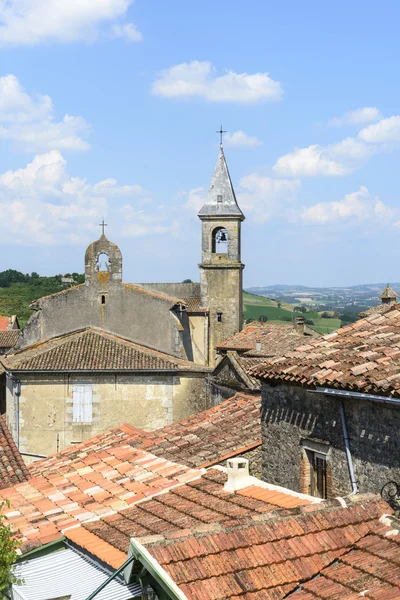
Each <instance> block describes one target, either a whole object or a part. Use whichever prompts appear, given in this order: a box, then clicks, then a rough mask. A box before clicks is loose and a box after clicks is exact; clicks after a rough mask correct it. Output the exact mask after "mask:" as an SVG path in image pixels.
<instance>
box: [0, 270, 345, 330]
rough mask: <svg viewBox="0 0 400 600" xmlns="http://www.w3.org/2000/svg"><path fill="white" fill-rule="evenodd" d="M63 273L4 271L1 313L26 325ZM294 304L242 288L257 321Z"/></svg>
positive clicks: (282, 317) (287, 315) (277, 318)
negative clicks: (33, 306) (45, 274)
mask: <svg viewBox="0 0 400 600" xmlns="http://www.w3.org/2000/svg"><path fill="white" fill-rule="evenodd" d="M67 276H69V274H67ZM73 276H74V279H75V281H76V282H77V283H82V281H83V279H84V277H83V275H79V274H78V273H74V274H73ZM61 277H62V276H61V275H55V276H54V277H40V276H39V275H38V274H37V273H32V274H31V275H25V274H23V273H20V272H18V271H12V270H9V271H3V272H1V273H0V315H17V317H18V320H19V323H20V326H21V327H23V326H24V325H25V324H26V323H27V321H28V320H29V317H30V316H31V314H32V311H31V310H30V308H29V305H30V304H31V303H32V302H33V301H34V300H37V299H38V298H41V297H42V296H48V295H49V294H54V293H55V292H59V291H61V290H63V289H65V287H66V286H65V285H63V284H62V283H61ZM294 307H295V305H294V304H289V303H287V302H283V301H282V302H281V301H279V300H273V299H272V298H267V297H265V296H258V295H257V294H250V293H248V292H243V310H244V319H245V320H249V319H250V320H252V321H258V320H259V319H260V317H264V318H265V320H268V321H272V322H273V323H279V322H282V321H284V322H291V321H292V319H293V309H294ZM296 314H300V313H296ZM304 317H305V318H306V319H310V320H312V321H313V325H311V326H312V327H314V328H315V329H316V330H317V331H320V332H321V333H329V332H330V331H334V330H335V329H338V328H339V327H340V319H322V318H321V316H320V313H317V312H315V311H309V312H306V313H305V314H304Z"/></svg>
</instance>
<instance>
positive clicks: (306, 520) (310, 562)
mask: <svg viewBox="0 0 400 600" xmlns="http://www.w3.org/2000/svg"><path fill="white" fill-rule="evenodd" d="M387 509H388V507H387V505H386V504H385V503H384V502H383V501H382V500H381V499H380V498H377V497H371V496H369V497H366V496H364V497H358V498H353V499H352V500H350V501H349V506H347V507H346V508H344V507H342V506H341V505H340V504H339V502H337V501H330V502H323V503H320V504H311V505H310V504H309V505H305V506H300V507H297V508H292V509H289V510H285V509H281V510H277V511H275V512H273V513H271V512H268V511H265V512H264V513H262V514H255V513H253V514H251V515H250V516H244V517H243V518H238V519H236V521H232V520H231V521H222V522H220V523H218V524H214V529H213V530H208V531H207V530H199V529H196V528H191V530H190V531H188V530H187V529H186V530H185V531H182V533H181V535H180V537H179V538H176V537H175V538H173V537H172V536H171V535H159V536H158V537H157V538H152V537H150V538H146V537H143V538H139V539H138V541H139V542H140V543H142V544H143V545H144V546H145V547H146V549H147V550H148V552H149V553H150V554H151V555H152V556H153V558H154V559H155V560H157V562H158V563H159V564H160V565H161V567H163V569H164V570H165V571H166V572H167V573H168V575H169V576H170V577H171V578H172V579H173V581H174V582H175V583H176V584H177V585H178V586H179V588H180V590H181V591H182V592H183V593H184V594H185V595H186V597H187V598H188V600H195V599H196V600H198V599H200V598H201V599H202V600H224V599H225V598H231V599H235V600H236V599H237V600H239V599H240V600H242V599H243V600H244V599H248V600H250V599H252V600H253V599H254V600H255V599H260V600H261V599H263V600H278V599H279V600H280V599H283V598H287V597H288V598H293V600H296V599H299V600H308V599H309V598H311V597H312V593H313V592H314V591H315V589H316V590H317V591H318V586H319V589H320V592H321V595H316V597H317V598H330V599H331V600H332V599H333V598H336V596H334V595H330V589H331V586H332V583H333V582H335V575H334V574H333V575H332V578H331V579H330V580H329V579H328V578H327V583H326V587H325V589H321V586H320V584H319V583H318V582H319V578H318V579H315V578H316V577H317V576H318V575H319V574H324V573H329V570H330V569H333V568H335V567H334V566H332V565H335V564H340V563H343V564H344V565H348V564H350V565H351V566H352V567H353V568H354V569H358V577H359V578H360V576H361V577H362V576H363V575H365V574H368V575H369V576H370V577H371V578H372V579H373V580H374V581H373V585H374V586H375V588H376V589H378V588H379V586H382V584H385V586H386V589H389V588H390V590H391V592H393V590H394V589H396V590H397V594H398V596H393V598H395V597H400V577H399V576H398V573H397V571H398V566H397V565H398V562H399V561H400V546H399V544H398V542H397V541H396V538H395V537H393V538H392V539H393V541H394V544H395V545H394V544H391V548H390V552H391V553H390V556H389V555H388V554H386V555H385V554H384V553H385V552H386V551H387V548H386V546H387V543H386V544H385V542H386V540H387V536H388V533H389V531H390V528H389V527H386V526H383V525H382V524H381V523H380V521H379V518H380V517H381V516H382V514H384V513H385V512H387ZM389 511H390V509H389ZM371 537H374V538H375V539H376V538H377V537H379V538H380V541H379V543H378V544H377V545H375V546H374V544H373V542H371V543H370V548H371V549H372V552H371V555H370V556H366V555H365V556H362V555H361V552H363V551H364V552H365V547H366V540H368V539H370V538H371ZM367 545H368V544H367ZM376 548H378V550H376V554H375V564H376V567H377V568H376V570H375V572H374V567H373V564H374V559H373V555H374V551H375V549H376ZM379 549H380V552H381V555H382V556H380V555H379ZM357 553H358V554H357ZM338 561H339V563H338ZM378 563H379V564H378ZM393 563H395V565H396V568H394V564H393ZM391 569H392V570H391ZM353 578H354V573H353ZM349 579H350V577H349ZM307 582H308V583H307ZM299 586H303V588H300V590H299ZM307 586H311V589H310V596H302V593H303V590H306V588H307ZM313 586H314V587H313ZM361 587H362V586H361V584H360V583H359V585H358V591H359V592H360V591H362V590H361ZM338 589H339V592H341V591H342V592H343V590H346V593H347V594H348V595H347V596H346V595H345V594H344V592H343V595H341V596H338V598H350V597H352V594H353V592H354V591H355V587H354V584H353V587H351V586H349V585H348V580H347V581H346V577H345V576H342V578H341V587H340V586H338ZM364 589H365V588H364ZM298 590H299V591H298ZM335 591H337V589H336V590H335ZM368 597H374V598H386V596H379V595H373V594H372V595H371V596H368Z"/></svg>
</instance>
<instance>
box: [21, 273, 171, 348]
mask: <svg viewBox="0 0 400 600" xmlns="http://www.w3.org/2000/svg"><path fill="white" fill-rule="evenodd" d="M102 295H103V294H102V293H101V290H99V289H98V288H96V287H95V286H92V285H83V286H81V287H77V288H70V289H68V290H66V291H65V292H62V293H60V294H56V295H53V296H49V297H47V298H43V299H41V300H40V303H39V304H38V308H39V310H38V312H36V313H35V315H33V317H31V319H30V321H29V323H28V325H27V326H26V327H25V328H24V329H23V330H22V335H21V340H20V347H25V346H28V345H30V344H33V343H35V342H37V341H40V340H46V339H49V338H52V337H55V336H57V335H62V334H64V333H68V332H70V331H74V330H76V329H80V328H83V327H89V326H94V327H100V328H102V329H106V330H107V331H111V332H113V333H116V334H117V335H121V336H122V337H125V338H129V339H131V340H133V341H135V342H137V343H139V344H143V345H145V346H150V347H153V348H157V349H159V350H162V351H164V352H168V353H171V354H176V355H180V354H179V334H178V331H177V326H176V322H175V320H174V318H173V316H172V315H171V314H170V309H171V304H170V303H169V302H165V301H164V300H161V299H159V298H156V297H153V296H150V295H148V294H143V293H141V292H139V291H137V290H136V289H135V288H134V287H129V286H128V285H124V284H117V285H113V286H109V288H108V290H107V300H106V302H107V303H106V304H104V305H103V304H101V296H102Z"/></svg>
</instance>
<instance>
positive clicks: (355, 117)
mask: <svg viewBox="0 0 400 600" xmlns="http://www.w3.org/2000/svg"><path fill="white" fill-rule="evenodd" d="M381 118H382V114H381V112H380V110H379V109H378V108H376V107H375V106H364V108H357V109H356V110H350V111H348V112H346V113H345V114H344V115H342V116H341V117H334V118H333V119H331V120H330V121H329V122H328V125H331V126H333V127H340V126H341V125H362V124H363V123H374V122H375V121H378V120H379V119H381Z"/></svg>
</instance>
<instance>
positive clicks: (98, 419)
mask: <svg viewBox="0 0 400 600" xmlns="http://www.w3.org/2000/svg"><path fill="white" fill-rule="evenodd" d="M19 378H20V380H21V395H20V398H19V443H20V450H21V451H24V452H32V453H39V454H46V455H48V454H52V453H54V452H57V451H60V450H62V449H63V448H65V447H66V446H68V445H70V444H71V443H73V442H77V441H82V440H84V439H87V438H89V437H92V436H94V435H96V434H97V433H100V432H102V431H105V430H107V429H110V428H112V427H115V426H116V425H119V424H121V423H124V422H127V423H130V424H131V425H134V426H135V427H138V428H139V429H144V430H147V431H149V430H152V429H157V428H159V427H162V426H164V425H167V424H169V423H172V422H173V421H177V420H180V419H183V418H185V417H188V416H190V415H191V414H193V413H196V412H199V411H201V410H204V409H205V408H208V400H207V384H206V380H205V375H204V373H203V374H199V375H196V374H190V375H189V376H187V375H167V374H166V375H161V374H160V375H151V374H149V375H135V374H131V375H129V374H126V375H125V374H120V375H113V374H109V375H107V374H104V375H90V374H86V375H84V374H82V375H75V374H70V375H69V376H68V374H66V375H42V374H36V375H34V376H33V375H25V376H20V377H19ZM74 384H86V385H88V384H89V385H92V390H93V419H92V423H91V424H79V423H73V422H72V386H73V385H74ZM14 398H15V397H13V393H12V388H11V386H9V388H8V390H7V422H8V424H9V427H10V430H11V431H12V433H13V435H14V437H15V436H16V423H15V415H14V410H13V409H14V406H15V402H14Z"/></svg>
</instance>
